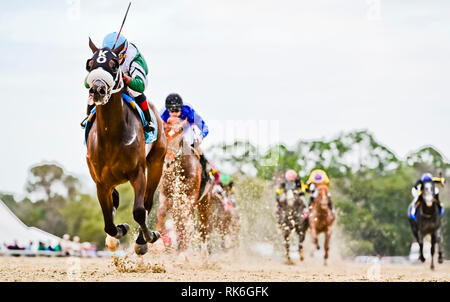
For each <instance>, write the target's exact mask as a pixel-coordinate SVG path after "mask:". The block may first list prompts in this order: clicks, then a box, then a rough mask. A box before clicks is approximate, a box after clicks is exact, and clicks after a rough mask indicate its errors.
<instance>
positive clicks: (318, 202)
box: [309, 183, 336, 265]
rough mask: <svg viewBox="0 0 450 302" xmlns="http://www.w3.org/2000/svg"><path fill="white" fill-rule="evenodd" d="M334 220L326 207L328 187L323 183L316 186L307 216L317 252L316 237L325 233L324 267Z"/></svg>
mask: <svg viewBox="0 0 450 302" xmlns="http://www.w3.org/2000/svg"><path fill="white" fill-rule="evenodd" d="M335 218H336V217H335V214H334V213H333V211H332V210H331V209H330V208H329V206H328V186H327V185H326V184H323V183H322V184H318V185H317V196H316V197H315V198H314V201H313V202H312V205H311V211H310V214H309V230H310V234H311V239H312V241H313V243H314V245H315V246H316V248H317V249H318V250H319V249H320V245H319V239H318V236H319V234H320V233H325V243H324V249H325V255H324V265H327V259H328V251H329V249H330V239H331V234H332V232H333V229H332V225H333V223H334V220H335Z"/></svg>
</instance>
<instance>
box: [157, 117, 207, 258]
mask: <svg viewBox="0 0 450 302" xmlns="http://www.w3.org/2000/svg"><path fill="white" fill-rule="evenodd" d="M186 124H187V121H186V120H184V121H181V120H180V119H179V118H172V117H171V118H169V119H168V121H167V124H164V131H165V134H166V137H167V144H168V150H167V154H166V158H165V165H164V172H163V176H162V181H161V188H160V195H159V208H158V213H157V215H158V224H157V227H156V229H157V230H158V231H159V232H162V231H163V225H164V220H165V218H166V215H167V212H168V211H169V210H170V211H171V215H172V218H173V221H174V223H175V232H176V235H177V242H178V252H184V251H185V250H186V249H187V247H188V240H189V239H190V237H192V235H193V229H194V225H193V223H194V221H193V220H194V219H193V218H194V212H195V210H196V209H197V217H198V221H199V226H200V228H199V231H200V236H201V240H202V254H203V255H204V256H206V255H207V254H208V251H207V238H208V234H209V231H210V229H209V227H208V220H209V217H210V208H211V200H212V183H211V180H208V181H207V182H206V183H205V185H204V189H203V190H202V191H201V185H202V184H201V181H202V166H201V164H200V161H199V159H198V157H197V155H196V152H195V151H194V149H193V148H192V147H191V146H190V145H189V144H188V143H186V141H185V140H184V135H183V129H184V127H189V126H188V125H186ZM188 131H191V130H188Z"/></svg>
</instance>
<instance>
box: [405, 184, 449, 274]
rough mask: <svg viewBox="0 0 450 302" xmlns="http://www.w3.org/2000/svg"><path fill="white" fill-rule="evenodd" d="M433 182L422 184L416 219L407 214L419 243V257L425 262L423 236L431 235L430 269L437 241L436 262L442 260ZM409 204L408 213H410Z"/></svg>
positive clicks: (439, 215)
mask: <svg viewBox="0 0 450 302" xmlns="http://www.w3.org/2000/svg"><path fill="white" fill-rule="evenodd" d="M434 192H435V191H434V183H433V182H427V183H425V184H424V186H423V189H422V194H421V195H420V196H419V206H418V207H417V209H416V219H417V220H415V219H414V218H412V217H411V216H409V223H410V225H411V229H412V231H413V234H414V237H415V238H416V240H417V242H418V243H419V247H420V255H419V259H420V261H422V262H425V257H424V256H423V238H424V237H425V236H426V235H431V269H434V247H435V244H436V243H438V247H439V250H438V253H439V256H438V262H439V263H442V262H443V257H442V248H441V213H440V211H439V206H438V204H437V201H436V199H435V194H434ZM413 206H415V204H412V205H410V207H409V209H408V213H411V207H413Z"/></svg>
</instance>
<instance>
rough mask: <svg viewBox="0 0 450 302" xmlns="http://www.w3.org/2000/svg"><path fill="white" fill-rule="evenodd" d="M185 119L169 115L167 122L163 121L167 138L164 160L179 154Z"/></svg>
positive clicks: (172, 158)
mask: <svg viewBox="0 0 450 302" xmlns="http://www.w3.org/2000/svg"><path fill="white" fill-rule="evenodd" d="M186 123H187V120H182V119H180V118H177V117H169V118H168V119H167V123H164V133H165V134H166V138H167V146H168V149H167V153H166V160H169V161H171V160H174V159H175V157H177V156H179V155H181V152H182V150H183V129H184V126H185V125H186Z"/></svg>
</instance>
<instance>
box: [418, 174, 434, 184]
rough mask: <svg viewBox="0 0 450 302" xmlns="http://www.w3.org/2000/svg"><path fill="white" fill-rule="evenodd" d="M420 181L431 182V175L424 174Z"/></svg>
mask: <svg viewBox="0 0 450 302" xmlns="http://www.w3.org/2000/svg"><path fill="white" fill-rule="evenodd" d="M420 180H421V181H422V182H427V181H432V180H433V176H432V175H431V173H424V174H423V175H422V178H421V179H420Z"/></svg>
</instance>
